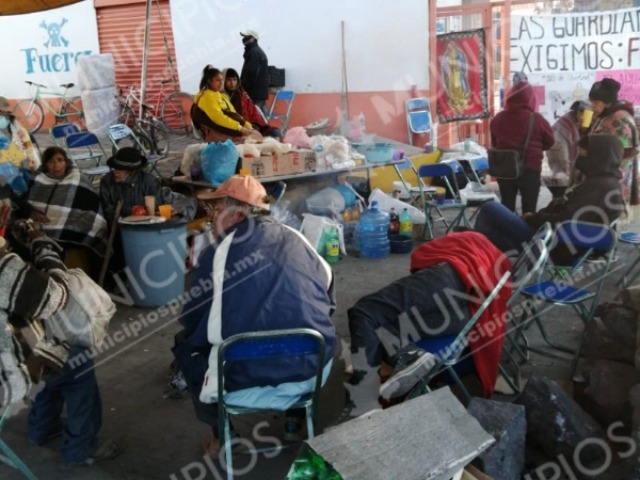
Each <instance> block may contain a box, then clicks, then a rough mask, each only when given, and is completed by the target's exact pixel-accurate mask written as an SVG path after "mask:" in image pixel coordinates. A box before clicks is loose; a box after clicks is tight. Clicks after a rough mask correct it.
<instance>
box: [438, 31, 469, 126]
mask: <svg viewBox="0 0 640 480" xmlns="http://www.w3.org/2000/svg"><path fill="white" fill-rule="evenodd" d="M467 69H468V64H467V57H466V55H465V54H464V52H463V51H462V50H461V49H460V48H459V47H458V46H457V45H456V44H455V43H454V42H449V43H448V45H447V51H446V52H445V54H444V55H443V56H442V77H443V84H444V88H445V90H446V91H447V96H448V97H449V107H450V108H451V109H452V110H453V111H455V112H456V113H458V114H461V113H462V112H463V111H464V110H465V109H466V108H467V107H468V106H469V96H470V95H471V89H470V88H469V82H468V81H467Z"/></svg>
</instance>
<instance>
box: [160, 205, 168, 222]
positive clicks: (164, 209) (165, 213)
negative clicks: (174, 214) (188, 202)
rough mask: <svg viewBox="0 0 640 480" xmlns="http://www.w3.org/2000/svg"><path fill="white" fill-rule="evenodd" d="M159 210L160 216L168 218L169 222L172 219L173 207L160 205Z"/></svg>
mask: <svg viewBox="0 0 640 480" xmlns="http://www.w3.org/2000/svg"><path fill="white" fill-rule="evenodd" d="M158 210H159V211H160V216H162V217H164V218H166V219H167V220H169V219H170V218H171V205H160V206H159V207H158Z"/></svg>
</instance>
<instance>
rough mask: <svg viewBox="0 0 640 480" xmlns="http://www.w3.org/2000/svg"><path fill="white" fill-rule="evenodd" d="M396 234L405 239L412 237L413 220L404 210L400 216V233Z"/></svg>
mask: <svg viewBox="0 0 640 480" xmlns="http://www.w3.org/2000/svg"><path fill="white" fill-rule="evenodd" d="M398 233H400V235H404V236H405V237H410V238H411V237H413V219H412V218H411V214H410V213H409V210H408V209H406V208H405V209H404V210H402V213H401V214H400V231H399V232H398Z"/></svg>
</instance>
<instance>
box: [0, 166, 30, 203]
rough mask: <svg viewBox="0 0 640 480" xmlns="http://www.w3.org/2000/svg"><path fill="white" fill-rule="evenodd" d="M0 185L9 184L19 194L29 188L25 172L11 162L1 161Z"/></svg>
mask: <svg viewBox="0 0 640 480" xmlns="http://www.w3.org/2000/svg"><path fill="white" fill-rule="evenodd" d="M0 185H9V186H10V187H11V190H13V191H14V193H16V194H18V195H22V194H23V193H24V192H26V191H27V190H28V189H29V187H28V186H27V182H26V180H25V177H24V175H23V172H22V171H20V169H19V168H18V167H16V166H15V165H14V164H13V163H11V162H4V163H0Z"/></svg>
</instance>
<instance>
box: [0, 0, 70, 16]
mask: <svg viewBox="0 0 640 480" xmlns="http://www.w3.org/2000/svg"><path fill="white" fill-rule="evenodd" d="M79 1H80V0H2V1H0V15H18V14H21V13H32V12H40V11H42V10H49V9H51V8H56V7H64V6H65V5H71V4H72V3H78V2H79Z"/></svg>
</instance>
